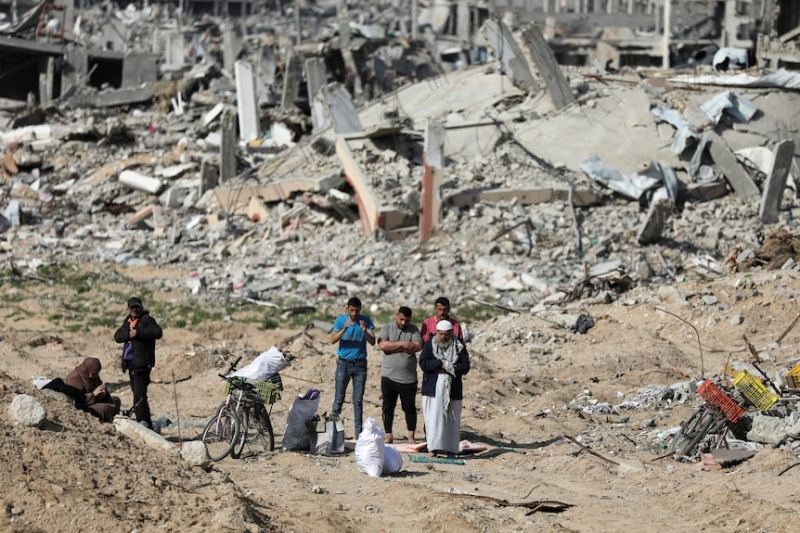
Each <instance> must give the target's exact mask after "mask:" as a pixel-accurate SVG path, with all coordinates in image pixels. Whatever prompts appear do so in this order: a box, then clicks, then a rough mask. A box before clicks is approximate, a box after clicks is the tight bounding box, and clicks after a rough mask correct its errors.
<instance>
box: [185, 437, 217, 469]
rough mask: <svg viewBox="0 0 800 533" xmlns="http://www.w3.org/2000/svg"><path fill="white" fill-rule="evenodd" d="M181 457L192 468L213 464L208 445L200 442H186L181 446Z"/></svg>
mask: <svg viewBox="0 0 800 533" xmlns="http://www.w3.org/2000/svg"><path fill="white" fill-rule="evenodd" d="M181 457H182V458H183V460H184V461H186V462H187V463H189V464H190V465H192V466H200V467H204V466H206V465H207V464H208V463H209V462H211V457H209V455H208V448H206V444H205V443H204V442H202V441H199V440H193V441H189V442H184V443H183V445H182V446H181Z"/></svg>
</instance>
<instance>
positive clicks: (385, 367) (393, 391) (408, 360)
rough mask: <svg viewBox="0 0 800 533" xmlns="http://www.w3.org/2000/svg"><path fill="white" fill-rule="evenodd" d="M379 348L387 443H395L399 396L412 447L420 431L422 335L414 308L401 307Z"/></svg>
mask: <svg viewBox="0 0 800 533" xmlns="http://www.w3.org/2000/svg"><path fill="white" fill-rule="evenodd" d="M378 347H379V348H380V349H381V350H383V362H382V363H381V395H382V396H383V408H382V412H383V429H384V431H385V432H386V439H385V440H386V443H387V444H390V443H392V442H393V438H392V423H393V421H394V408H395V407H396V406H397V397H398V396H400V406H401V407H402V409H403V412H404V413H405V415H406V428H407V429H408V442H409V444H416V442H417V441H416V440H415V439H414V432H415V431H416V430H417V407H416V405H415V404H416V402H415V397H416V395H417V352H418V351H420V350H421V349H422V335H420V333H419V329H418V328H417V326H415V325H414V324H412V323H411V309H410V308H408V307H401V308H400V309H398V310H397V313H395V315H394V324H386V325H385V326H383V327H382V328H381V332H380V335H379V336H378Z"/></svg>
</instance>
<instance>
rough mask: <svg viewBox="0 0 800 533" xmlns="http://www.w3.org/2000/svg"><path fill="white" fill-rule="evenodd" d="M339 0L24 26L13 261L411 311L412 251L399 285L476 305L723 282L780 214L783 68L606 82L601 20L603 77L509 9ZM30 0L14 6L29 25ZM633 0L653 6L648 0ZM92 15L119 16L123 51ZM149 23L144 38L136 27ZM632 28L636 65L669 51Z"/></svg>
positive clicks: (11, 172)
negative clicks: (263, 12)
mask: <svg viewBox="0 0 800 533" xmlns="http://www.w3.org/2000/svg"><path fill="white" fill-rule="evenodd" d="M343 4H345V3H344V2H338V3H333V2H328V3H326V4H325V6H323V5H321V3H320V5H314V6H312V7H306V8H303V9H299V10H296V11H294V12H290V11H289V9H288V8H286V6H282V7H283V8H285V10H286V13H284V15H283V16H276V17H275V18H274V20H273V19H270V22H271V25H270V26H269V27H267V28H265V27H263V26H261V25H262V24H264V22H263V18H259V17H258V16H255V17H253V16H251V17H244V18H242V19H240V20H238V21H233V20H231V19H222V20H219V19H211V18H201V19H200V20H198V21H194V22H189V19H188V17H187V18H186V19H184V21H183V22H181V24H182V25H181V26H178V25H177V22H180V20H176V19H173V18H168V17H166V15H165V14H164V13H160V12H159V11H158V9H155V8H153V9H144V10H139V9H137V8H136V7H135V6H129V7H128V8H126V9H125V10H124V11H122V10H114V9H112V8H109V7H108V6H92V7H89V8H87V9H85V10H81V15H80V17H79V19H78V20H80V27H81V28H83V29H82V30H81V32H84V35H83V36H82V37H81V39H82V40H81V41H80V42H79V41H78V40H76V39H75V37H74V36H73V37H72V38H67V37H63V40H61V41H59V38H58V37H55V36H40V38H37V37H35V36H34V34H33V33H31V32H34V31H35V29H34V28H33V26H30V27H29V28H28V29H27V30H20V32H19V33H17V34H16V36H6V37H0V61H3V62H4V63H3V64H4V68H5V67H7V68H9V69H11V70H9V71H8V72H9V75H13V76H15V79H18V81H19V83H15V84H4V85H3V89H2V90H4V91H7V92H6V93H4V94H2V97H3V98H4V100H2V106H1V107H0V115H1V116H2V118H3V119H7V120H3V121H2V122H0V124H2V128H1V129H0V136H1V137H2V143H3V150H4V155H3V157H2V158H0V172H2V174H3V175H4V176H5V177H6V179H7V181H6V182H5V185H4V187H5V188H4V189H3V190H4V191H5V194H4V196H3V202H4V205H5V211H4V213H3V218H2V219H0V221H2V226H3V227H4V228H5V230H6V233H5V235H4V237H5V238H6V239H7V241H6V242H5V246H6V248H5V250H6V252H7V253H12V252H13V253H16V254H19V253H21V250H23V249H24V248H20V247H19V246H17V244H16V243H19V242H25V241H26V240H28V239H30V238H33V237H32V235H34V234H35V235H44V236H45V240H47V242H52V243H54V244H53V245H54V246H56V244H55V243H68V244H66V246H67V247H66V248H64V249H62V251H61V252H59V253H71V254H76V255H79V256H81V257H83V258H84V259H86V260H88V261H114V262H118V263H123V264H139V262H141V261H152V262H158V263H165V264H168V263H176V262H177V263H182V264H190V265H194V266H195V267H196V268H197V272H198V275H197V276H196V277H194V278H192V280H189V282H188V283H189V286H190V288H191V290H192V291H195V292H208V293H214V294H222V295H224V296H225V297H228V296H235V297H241V298H244V299H247V300H248V301H249V300H254V301H259V300H262V299H268V298H272V297H273V296H275V295H286V294H288V293H287V291H294V290H296V289H298V286H299V288H300V292H302V293H305V294H309V295H314V298H321V297H323V296H324V295H327V296H335V295H337V294H340V293H342V292H360V293H363V294H368V295H373V296H374V295H378V294H385V295H386V298H387V300H389V301H395V300H396V301H402V299H403V298H407V297H409V296H408V294H406V292H405V291H406V290H407V289H406V288H405V287H403V285H402V283H400V281H401V278H402V276H400V274H399V272H398V270H397V269H398V268H400V267H399V265H400V264H402V262H401V261H400V258H401V257H403V256H405V255H408V254H410V257H413V261H414V263H418V264H419V265H420V268H421V269H422V270H423V273H422V274H421V281H422V283H421V286H420V287H419V288H418V289H416V290H417V294H416V295H415V298H419V299H425V298H430V297H435V295H436V294H437V293H453V292H454V291H457V290H459V287H462V288H463V286H464V284H465V283H468V282H469V284H470V285H471V286H473V289H471V292H470V294H471V295H472V296H475V297H478V296H483V295H484V293H486V292H493V293H494V296H493V297H498V298H500V297H502V298H505V301H507V302H508V301H513V302H514V303H515V305H533V304H535V303H538V302H540V301H542V300H543V299H545V298H547V297H550V296H553V295H556V296H560V297H564V296H565V294H566V295H567V296H568V297H576V295H580V294H583V293H584V289H588V291H589V292H590V293H592V294H594V295H595V296H597V295H598V294H599V293H598V291H600V292H601V293H603V294H604V295H603V296H601V297H602V298H613V297H614V296H613V292H614V290H617V291H619V290H624V287H626V286H629V285H630V282H631V280H642V281H646V280H649V279H652V278H654V277H660V278H670V277H671V278H676V277H681V276H684V275H686V273H688V272H693V271H697V272H700V273H702V274H703V275H712V274H714V273H717V274H719V273H721V272H723V271H724V269H725V268H726V264H725V260H724V259H723V258H724V257H726V256H727V255H728V254H729V252H730V248H731V247H733V246H734V245H735V244H734V243H733V242H732V241H743V246H744V248H745V249H752V250H754V249H755V248H756V247H757V244H758V240H759V238H758V236H757V233H758V232H760V231H762V230H764V229H766V228H768V227H769V226H770V225H772V224H775V223H777V222H779V221H780V220H782V219H783V218H784V216H785V206H786V205H787V200H788V199H789V198H791V197H792V195H793V194H794V191H795V190H796V187H795V185H794V176H798V175H800V173H798V172H797V171H796V170H795V167H796V163H795V161H794V159H795V148H794V147H795V146H797V145H798V143H800V138H798V132H797V131H796V128H794V127H793V126H792V125H790V124H786V123H785V122H784V117H785V116H786V115H785V112H784V111H782V110H785V109H793V108H795V107H796V106H797V105H798V102H797V99H796V98H795V94H794V93H793V92H791V90H792V89H796V88H798V87H800V80H798V79H797V76H795V75H794V73H792V72H790V71H787V70H783V69H779V70H776V71H775V72H772V73H766V74H765V75H752V76H748V77H746V79H742V78H741V76H739V75H737V76H728V75H724V74H720V73H719V72H715V71H714V70H712V69H710V68H708V67H702V66H697V65H695V66H694V67H692V68H691V69H690V70H688V74H683V75H681V72H680V71H677V72H673V71H665V70H663V69H653V68H648V67H641V66H640V67H637V68H635V69H634V68H631V67H625V66H622V68H620V69H619V72H612V69H608V68H606V65H607V64H608V63H607V61H606V62H605V63H602V64H601V59H603V57H604V56H601V55H600V53H599V52H598V50H600V49H601V48H602V47H604V46H606V44H608V42H606V41H603V40H599V41H598V40H597V39H598V36H599V37H602V36H603V35H605V37H606V39H607V41H609V42H610V41H611V40H612V39H611V35H612V33H613V32H614V30H612V29H603V30H602V31H599V32H598V31H594V30H593V32H591V35H589V36H587V38H586V41H585V43H582V44H581V46H585V47H586V49H587V50H588V49H589V48H590V47H591V46H594V47H595V48H594V50H595V51H594V52H592V54H594V55H593V56H591V57H592V60H591V61H589V57H590V55H587V56H586V60H585V61H581V62H580V63H584V64H585V63H595V62H596V63H597V64H599V66H600V68H599V69H598V68H597V65H594V66H590V65H588V64H586V65H584V66H580V65H579V64H577V63H579V62H577V61H576V62H575V63H576V64H573V65H572V66H571V67H566V68H562V67H561V66H559V59H563V58H565V57H566V56H568V55H570V54H573V57H574V54H575V53H577V52H575V50H576V48H572V49H568V48H563V47H561V46H562V45H564V46H566V45H565V43H566V42H567V40H568V39H576V38H578V37H575V36H572V37H570V36H569V35H567V34H563V35H562V36H558V35H553V36H551V39H550V40H548V39H547V33H548V32H549V31H550V29H549V28H550V26H549V25H548V27H547V28H546V29H545V31H542V28H541V27H540V26H538V25H537V24H536V23H534V24H530V23H527V24H525V23H523V22H521V21H522V20H523V19H524V13H522V12H520V13H518V15H517V16H516V17H504V16H502V15H501V14H498V13H494V12H492V11H491V10H492V9H494V8H495V7H498V6H497V5H493V4H491V3H480V2H475V3H473V2H440V1H436V2H428V3H427V4H423V5H419V6H418V7H419V10H418V13H416V14H414V13H411V12H410V10H409V9H407V8H408V7H410V6H409V5H408V3H407V2H400V1H398V2H387V3H385V4H382V5H378V6H376V5H373V4H367V5H365V6H352V5H351V6H346V5H343ZM690 4H694V3H690ZM45 5H50V4H37V5H36V6H34V8H31V9H34V11H33V12H31V11H29V12H28V13H30V14H31V16H30V17H25V18H26V19H27V20H29V21H31V20H34V19H36V16H34V15H33V14H34V13H37V12H38V13H39V19H38V20H40V21H42V20H44V19H42V18H41V17H42V15H43V14H45V10H44V7H43V6H45ZM414 5H416V4H414ZM583 5H584V4H581V5H580V6H579V8H580V9H583V7H582V6H583ZM598 5H599V4H598ZM610 5H611V6H612V8H615V7H616V8H620V9H623V10H625V9H628V6H627V5H624V6H620V5H618V4H613V3H610ZM629 5H632V6H634V16H644V17H646V18H649V19H651V18H653V13H647V9H648V7H647V6H651V8H652V9H654V10H655V7H653V4H652V3H650V4H644V3H635V2H633V3H630V4H629ZM263 7H264V6H262V7H259V8H258V9H262V8H263ZM280 7H281V6H275V5H267V6H266V8H268V9H271V10H272V11H271V12H273V13H278V12H279V11H278V10H279V8H280ZM533 7H534V15H533V17H534V19H535V18H536V17H537V16H538V9H539V7H538V6H533ZM543 7H544V6H542V8H543ZM656 7H657V6H656ZM779 7H782V6H776V7H775V9H776V10H777V9H778V8H779ZM330 8H336V9H330ZM551 8H553V9H551ZM565 8H569V6H568V5H567V4H566V3H561V4H559V13H558V15H561V14H563V15H565V16H567V15H569V16H572V17H575V16H576V15H577V16H578V20H579V21H580V20H581V17H583V14H581V13H580V12H578V13H577V14H576V13H575V12H568V11H567V9H565ZM214 9H216V8H214ZM254 9H255V7H254ZM258 9H257V10H258ZM347 9H350V10H351V11H350V13H351V14H352V16H350V15H348V17H349V18H348V17H344V18H343V17H342V16H341V15H342V14H343V13H347ZM547 9H548V11H547V14H546V15H547V16H548V17H550V16H551V15H552V14H553V12H554V9H555V6H553V5H552V3H548V4H547ZM580 9H578V11H580ZM36 10H38V11H36ZM640 11H641V13H640ZM542 13H543V14H544V12H542ZM409 14H410V15H411V16H408V15H409ZM20 18H22V17H20ZM415 18H416V19H417V20H418V21H424V22H425V23H424V24H422V23H420V24H413V23H412V24H410V25H409V24H407V23H406V22H407V20H409V19H411V20H413V19H415ZM298 19H299V21H300V22H299V24H298ZM311 19H314V20H317V22H319V21H324V24H317V26H316V27H314V26H311V25H310V24H309V23H310V22H311ZM108 20H117V21H123V22H122V23H121V28H117V30H119V31H117V30H114V33H121V34H122V35H123V36H124V39H121V40H120V41H119V42H118V43H117V44H113V43H112V44H111V45H109V42H110V40H109V39H106V37H107V35H106V31H107V30H106V27H107V26H104V22H105V21H108ZM565 20H566V19H565ZM709 20H713V22H714V24H721V20H722V19H720V17H719V16H714V17H711V19H709V17H708V15H707V14H705V15H703V16H702V17H701V22H702V21H705V22H703V23H708V24H710V22H709ZM584 23H585V22H581V24H584ZM18 24H19V21H17V22H16V23H14V26H15V27H16V26H17V25H18ZM515 25H518V26H521V28H522V31H514V27H515ZM701 25H702V24H701ZM45 26H46V24H45ZM108 26H113V24H109V25H108ZM557 26H558V25H555V26H553V28H555V27H557ZM36 27H39V24H38V23H37V24H36ZM345 27H346V28H348V31H346V32H342V31H340V29H341V28H345ZM698 27H699V26H698ZM73 28H74V27H73ZM146 28H150V29H157V30H158V31H153V32H151V33H152V38H149V39H144V38H142V37H141V36H142V35H145V34H147V35H149V34H148V32H147V31H146V30H145V29H146ZM304 28H310V29H308V30H305V29H304ZM123 30H124V31H123ZM54 31H55V30H54ZM704 31H705V30H704ZM26 32H27V33H26ZM413 33H417V39H414V38H413V36H412V34H413ZM623 33H624V32H623V31H616V35H618V36H620V35H623ZM667 33H669V32H667ZM26 36H27V37H26ZM32 36H33V37H32ZM635 37H636V39H635V40H637V42H638V40H640V41H641V42H643V43H645V44H644V45H642V46H643V48H642V50H644V49H646V50H648V51H647V53H646V54H647V57H648V58H649V59H648V60H647V61H644V60H643V61H642V62H641V63H642V64H651V65H652V63H653V58H655V57H657V55H654V54H655V52H654V51H655V50H657V49H658V46H659V43H660V45H661V46H663V45H665V44H669V43H668V42H666V41H665V40H664V38H663V37H664V36H663V35H661V37H659V35H658V34H657V33H652V34H650V35H645V36H641V35H639V36H636V35H635ZM559 39H560V40H559ZM580 39H583V37H580ZM659 39H660V40H659ZM622 40H624V39H622ZM622 40H620V41H616V42H617V43H619V42H622ZM104 42H105V44H103V43H104ZM670 42H678V43H679V41H670ZM559 43H560V44H559ZM593 43H594V44H593ZM603 43H605V44H603ZM647 43H649V44H647ZM720 44H723V43H721V42H720ZM609 46H610V45H609ZM637 46H638V45H637ZM126 47H127V48H126ZM560 47H561V48H560ZM570 50H571V51H570ZM662 50H663V48H662ZM564 54H566V55H564ZM587 54H589V52H587ZM620 57H621V56H620ZM662 59H663V58H662ZM614 61H615V60H613V59H612V65H609V66H613V64H614ZM619 61H623V60H622V59H620V60H619ZM565 62H567V63H569V61H565ZM634 64H639V63H636V62H634ZM14 68H18V69H19V70H17V71H14V70H13V69H14ZM685 72H687V71H685ZM719 85H725V86H727V89H728V90H720V89H716V88H715V87H717V86H719ZM765 87H772V88H777V89H778V90H772V91H768V90H765V89H764V88H765ZM787 184H788V186H789V187H790V188H787ZM792 187H795V188H792ZM729 192H733V193H734V194H735V196H734V195H730V194H729ZM719 203H721V204H722V205H723V206H724V208H718V207H717V205H718V204H719ZM76 204H80V205H81V207H80V208H79V209H78V211H77V214H75V213H74V209H75V205H76ZM698 225H700V226H701V229H700V230H698V231H700V232H701V233H702V235H701V236H699V237H697V236H696V235H695V233H694V232H695V230H696V229H697V226H698ZM101 228H102V229H101ZM109 228H110V229H109ZM99 235H103V237H102V239H103V243H104V244H103V246H102V247H99V248H98V247H96V246H93V245H92V243H93V242H95V239H96V238H97V236H99ZM36 239H39V237H36ZM50 239H52V241H51V240H50ZM34 240H35V239H34ZM688 241H692V243H693V244H692V246H693V248H692V247H690V246H689V244H688ZM365 242H367V243H369V246H365ZM675 242H678V243H683V244H679V245H674V243H675ZM12 243H14V244H12ZM665 243H673V244H672V245H668V244H665ZM738 244H742V242H738V243H737V244H736V245H738ZM58 246H60V245H58ZM37 250H39V251H40V249H33V250H28V251H26V252H25V253H28V254H30V255H29V257H28V259H27V262H26V263H25V264H26V265H27V266H29V267H30V268H35V267H36V265H38V264H41V258H40V257H37V253H38V251H37ZM67 250H69V251H68V252H67ZM299 250H302V253H301V252H299ZM688 250H692V251H688ZM746 255H747V254H744V256H746ZM737 257H740V258H742V257H743V255H742V254H739V255H738V256H737ZM423 258H424V259H425V260H424V261H422V259H423ZM742 261H744V259H742ZM18 264H19V265H23V263H18ZM455 266H458V269H459V274H458V275H456V276H455V277H453V278H452V279H442V278H441V276H440V274H441V273H442V272H444V271H448V269H452V268H454V267H455ZM790 266H791V265H790ZM787 268H788V267H787ZM352 272H361V273H365V274H366V276H367V277H366V278H365V279H361V278H360V277H359V276H353V274H352ZM609 275H611V276H617V278H618V279H616V280H614V281H609V279H608V276H609ZM585 280H603V281H601V282H600V283H599V285H597V286H595V285H594V284H593V283H594V282H592V283H591V284H590V285H591V288H588V287H586V286H584V281H585ZM570 286H571V287H570ZM599 287H605V289H603V290H602V291H601V290H600V289H599ZM612 287H613V288H614V289H613V290H611V288H612ZM512 295H513V296H512Z"/></svg>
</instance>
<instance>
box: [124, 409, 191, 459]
mask: <svg viewBox="0 0 800 533" xmlns="http://www.w3.org/2000/svg"><path fill="white" fill-rule="evenodd" d="M114 428H115V429H116V430H117V431H118V432H120V433H122V434H123V435H125V436H126V437H128V438H130V439H133V440H137V441H139V442H142V443H144V444H145V445H147V446H149V447H150V448H155V449H157V450H164V451H167V452H170V453H175V454H177V453H180V450H179V449H178V447H177V446H175V445H174V444H173V443H171V442H170V441H168V440H167V439H165V438H164V437H162V436H161V435H159V434H158V433H156V432H155V431H152V430H150V429H147V428H146V427H144V426H143V425H141V424H139V423H138V422H135V421H133V420H131V419H130V418H122V417H119V416H118V417H116V418H115V419H114Z"/></svg>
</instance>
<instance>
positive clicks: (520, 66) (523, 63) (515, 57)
mask: <svg viewBox="0 0 800 533" xmlns="http://www.w3.org/2000/svg"><path fill="white" fill-rule="evenodd" d="M483 33H484V36H485V37H486V40H488V41H489V46H491V47H492V49H493V50H494V51H495V55H496V56H497V57H498V59H499V60H500V62H501V63H503V65H504V70H505V73H506V75H507V76H508V77H509V78H511V82H512V83H513V84H514V86H515V87H518V88H519V89H522V90H523V91H538V90H539V84H538V83H536V80H535V79H534V77H533V73H532V72H531V69H530V66H529V65H528V61H527V60H526V59H525V56H524V55H523V54H522V50H521V49H520V47H519V45H518V44H517V41H515V40H514V36H513V35H512V34H511V31H510V30H509V29H508V27H507V26H506V25H505V24H503V23H502V22H500V21H494V20H491V19H490V20H487V21H486V23H485V24H484V25H483Z"/></svg>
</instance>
